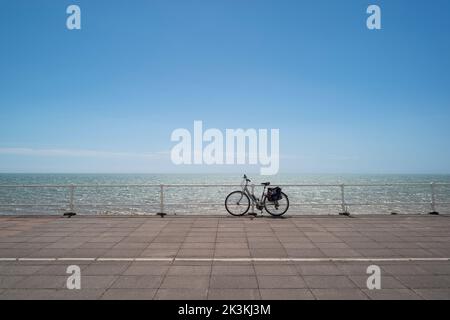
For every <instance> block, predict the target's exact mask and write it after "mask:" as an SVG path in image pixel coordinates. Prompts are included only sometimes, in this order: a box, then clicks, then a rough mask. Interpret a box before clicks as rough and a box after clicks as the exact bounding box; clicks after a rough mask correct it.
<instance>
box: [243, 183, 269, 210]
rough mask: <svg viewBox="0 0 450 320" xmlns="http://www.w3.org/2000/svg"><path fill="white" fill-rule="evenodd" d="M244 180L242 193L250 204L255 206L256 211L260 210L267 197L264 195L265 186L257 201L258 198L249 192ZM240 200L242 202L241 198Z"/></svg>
mask: <svg viewBox="0 0 450 320" xmlns="http://www.w3.org/2000/svg"><path fill="white" fill-rule="evenodd" d="M244 180H245V184H244V185H243V187H242V192H243V193H245V194H246V195H247V196H248V197H249V199H250V201H251V202H252V204H254V205H256V207H257V208H258V210H261V208H262V207H263V203H264V200H265V198H266V197H267V193H266V189H267V186H264V190H263V192H262V194H261V199H258V198H256V196H255V194H254V192H252V191H250V190H249V188H248V180H247V179H246V178H244ZM241 200H242V198H241ZM239 201H240V200H239Z"/></svg>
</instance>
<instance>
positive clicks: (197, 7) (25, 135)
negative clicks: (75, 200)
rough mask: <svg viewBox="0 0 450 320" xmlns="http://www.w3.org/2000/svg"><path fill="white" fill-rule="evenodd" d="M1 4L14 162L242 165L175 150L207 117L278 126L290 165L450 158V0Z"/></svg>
mask: <svg viewBox="0 0 450 320" xmlns="http://www.w3.org/2000/svg"><path fill="white" fill-rule="evenodd" d="M70 4H77V5H79V6H80V7H81V10H82V30H79V31H69V30H67V29H66V26H65V24H66V18H67V14H66V7H67V6H68V5H70ZM370 4H377V5H379V6H380V7H381V9H382V27H383V29H382V30H380V31H370V30H368V29H367V28H366V19H367V14H366V8H367V7H368V5H370ZM1 8H2V9H1V11H0V41H1V42H0V43H1V50H0V114H1V118H0V119H1V126H0V172H184V171H186V172H191V171H195V172H207V171H222V170H228V171H233V170H240V168H236V167H235V168H226V169H225V168H209V167H204V166H195V167H189V168H184V167H183V168H179V167H174V166H173V165H172V164H171V161H170V158H169V157H168V152H169V151H170V149H171V148H172V146H173V145H174V143H172V142H171V141H170V135H171V133H172V131H173V130H174V129H176V128H188V129H190V130H192V126H193V122H194V120H202V121H203V122H204V126H205V127H206V128H219V129H222V130H224V129H226V128H267V129H270V128H279V129H280V142H281V157H282V159H281V167H280V171H281V172H305V173H326V172H332V173H347V172H348V173H450V147H449V144H450V143H449V141H450V126H449V123H450V90H449V89H450V59H449V57H450V2H449V1H448V0H435V1H424V0H414V1H405V0H395V1H379V0H373V1H361V0H352V1H334V0H327V1H325V0H319V1H317V0H314V1H313V0H308V1H299V0H292V1H288V0H276V1H275V0H272V1H268V0H208V1H206V0H177V1H175V0H146V1H144V0H134V1H124V0H114V1H107V0H89V1H87V0H86V1H76V0H72V1H65V0H39V1H31V0H29V1H24V0H14V1H13V0H8V1H6V0H2V2H1Z"/></svg>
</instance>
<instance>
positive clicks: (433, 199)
mask: <svg viewBox="0 0 450 320" xmlns="http://www.w3.org/2000/svg"><path fill="white" fill-rule="evenodd" d="M430 187H431V212H430V214H433V215H438V214H439V212H437V211H436V193H435V190H434V188H435V183H434V182H432V183H431V184H430Z"/></svg>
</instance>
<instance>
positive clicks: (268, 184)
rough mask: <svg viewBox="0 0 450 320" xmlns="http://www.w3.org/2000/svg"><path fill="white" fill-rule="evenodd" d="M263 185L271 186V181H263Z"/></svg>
mask: <svg viewBox="0 0 450 320" xmlns="http://www.w3.org/2000/svg"><path fill="white" fill-rule="evenodd" d="M261 185H263V186H266V187H267V186H270V182H263V183H261Z"/></svg>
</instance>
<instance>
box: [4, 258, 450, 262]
mask: <svg viewBox="0 0 450 320" xmlns="http://www.w3.org/2000/svg"><path fill="white" fill-rule="evenodd" d="M1 261H19V262H21V261H98V262H108V261H109V262H114V261H116V262H120V261H125V262H152V261H154V262H157V261H168V262H173V261H186V262H189V261H191V262H196V261H198V262H202V261H203V262H214V261H216V262H439V261H443V262H446V261H450V258H0V262H1Z"/></svg>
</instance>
